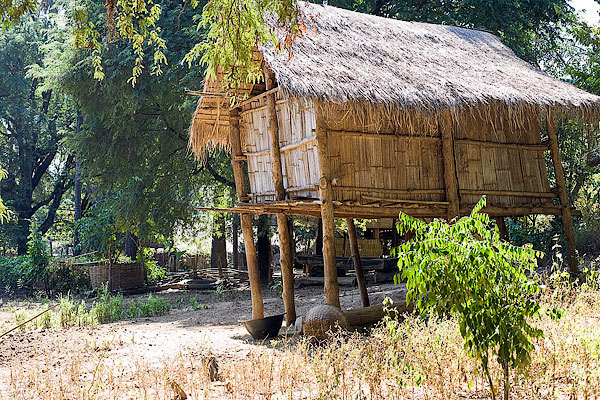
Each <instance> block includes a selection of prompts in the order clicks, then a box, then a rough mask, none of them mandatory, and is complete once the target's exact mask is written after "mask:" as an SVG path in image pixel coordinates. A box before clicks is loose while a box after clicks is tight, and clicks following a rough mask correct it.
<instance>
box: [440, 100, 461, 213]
mask: <svg viewBox="0 0 600 400" xmlns="http://www.w3.org/2000/svg"><path fill="white" fill-rule="evenodd" d="M439 118H440V119H439V120H438V124H439V130H440V135H441V137H442V160H443V165H444V185H445V189H446V201H447V202H448V221H450V220H451V219H452V218H454V217H458V214H459V209H460V202H459V196H458V179H457V177H456V164H455V162H454V160H455V158H454V137H453V133H452V116H451V115H450V111H445V112H443V113H441V114H440V117H439Z"/></svg>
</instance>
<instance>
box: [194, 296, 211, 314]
mask: <svg viewBox="0 0 600 400" xmlns="http://www.w3.org/2000/svg"><path fill="white" fill-rule="evenodd" d="M190 308H191V309H192V311H200V310H206V309H207V308H208V307H207V306H206V305H205V304H201V303H200V302H199V301H198V295H197V294H196V295H194V297H191V298H190Z"/></svg>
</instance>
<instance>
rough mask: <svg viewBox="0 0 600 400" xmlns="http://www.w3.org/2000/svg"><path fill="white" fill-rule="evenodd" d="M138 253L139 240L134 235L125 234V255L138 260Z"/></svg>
mask: <svg viewBox="0 0 600 400" xmlns="http://www.w3.org/2000/svg"><path fill="white" fill-rule="evenodd" d="M137 253H138V238H137V236H136V235H134V234H132V233H129V232H127V233H125V255H126V256H127V257H129V258H131V259H132V260H134V261H135V260H136V259H137Z"/></svg>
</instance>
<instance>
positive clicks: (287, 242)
mask: <svg viewBox="0 0 600 400" xmlns="http://www.w3.org/2000/svg"><path fill="white" fill-rule="evenodd" d="M264 74H265V86H266V89H267V90H271V89H272V88H273V87H274V83H275V82H274V81H275V77H274V76H273V73H272V72H271V70H269V68H268V67H267V66H266V65H265V68H264ZM266 100H267V119H268V131H269V137H270V139H271V165H272V166H273V183H274V185H275V197H276V199H277V200H285V187H284V184H283V168H282V166H281V151H280V148H279V125H278V122H277V109H276V107H275V93H271V94H268V95H267V98H266ZM277 232H278V234H279V245H280V246H279V247H280V249H279V250H280V251H279V263H280V265H281V278H282V280H283V282H282V283H283V305H284V308H285V320H286V322H287V325H288V326H289V325H291V324H293V323H294V322H295V321H296V305H295V304H294V260H293V258H292V243H291V239H290V231H289V225H288V220H287V217H286V216H285V214H283V213H278V214H277Z"/></svg>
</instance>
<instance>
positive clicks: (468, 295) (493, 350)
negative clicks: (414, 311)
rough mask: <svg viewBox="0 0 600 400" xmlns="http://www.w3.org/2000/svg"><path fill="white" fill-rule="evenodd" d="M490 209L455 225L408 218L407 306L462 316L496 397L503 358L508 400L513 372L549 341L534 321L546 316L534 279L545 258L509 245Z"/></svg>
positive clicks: (403, 222) (404, 249) (403, 229)
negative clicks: (539, 342)
mask: <svg viewBox="0 0 600 400" xmlns="http://www.w3.org/2000/svg"><path fill="white" fill-rule="evenodd" d="M484 206H485V197H484V198H482V199H481V200H480V202H479V203H478V204H477V206H476V207H475V208H474V209H473V211H472V212H471V214H470V215H469V216H467V217H464V218H461V219H459V220H454V221H452V223H450V224H448V223H447V222H446V221H443V220H435V221H433V222H432V223H430V224H426V223H424V222H422V221H420V220H417V219H415V218H412V217H409V216H407V215H401V216H400V223H399V225H398V230H399V232H400V233H401V234H405V233H408V232H412V233H413V234H414V235H415V236H414V239H412V240H410V241H409V242H407V243H405V244H403V245H402V246H400V248H399V254H400V259H399V261H398V265H399V268H400V271H401V277H402V278H403V279H406V280H407V288H408V293H407V301H410V302H413V303H414V304H415V306H416V307H417V308H418V310H419V311H420V312H421V313H422V314H427V313H435V314H438V315H440V316H444V315H446V314H447V313H450V314H452V315H454V316H456V317H457V319H458V322H459V329H460V334H461V336H462V338H463V340H464V345H465V347H466V349H467V350H469V352H470V353H471V354H472V355H474V356H475V357H476V358H477V359H478V360H479V361H480V363H481V366H482V368H483V370H484V371H485V373H486V375H487V377H488V380H489V384H490V387H491V388H492V396H493V397H494V398H495V389H494V386H493V382H492V379H491V377H490V374H489V368H488V364H489V361H490V360H491V359H492V357H493V356H495V357H496V359H497V361H498V363H499V364H500V365H501V367H502V371H503V372H504V390H505V398H507V396H508V393H509V380H508V379H509V368H519V367H523V366H525V365H527V364H528V363H529V362H530V359H531V358H530V353H531V351H532V350H533V348H534V346H533V343H532V339H533V338H538V337H541V336H543V332H542V331H541V330H540V329H538V328H536V327H535V326H533V325H532V324H531V322H532V321H533V318H534V317H536V316H538V315H539V312H540V304H539V301H538V297H537V296H538V293H539V291H540V287H539V285H538V283H537V281H536V279H534V278H532V277H530V276H531V275H532V274H533V270H534V268H535V267H536V258H537V257H541V253H540V252H538V251H535V250H533V249H532V248H531V247H530V246H524V247H517V246H513V245H511V244H510V243H508V242H505V241H503V240H501V239H500V234H499V232H498V229H497V228H494V227H493V225H492V224H491V223H490V219H489V217H488V216H487V215H485V214H482V213H480V211H481V209H482V208H483V207H484ZM528 274H529V275H528Z"/></svg>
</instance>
